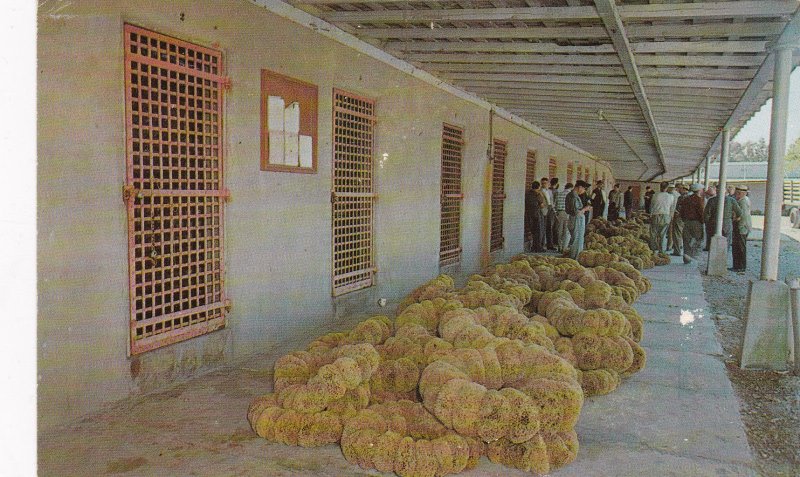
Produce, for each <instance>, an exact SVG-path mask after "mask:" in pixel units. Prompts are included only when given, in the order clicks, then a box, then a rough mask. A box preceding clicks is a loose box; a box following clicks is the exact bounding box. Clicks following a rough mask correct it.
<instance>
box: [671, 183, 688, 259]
mask: <svg viewBox="0 0 800 477" xmlns="http://www.w3.org/2000/svg"><path fill="white" fill-rule="evenodd" d="M675 191H676V192H677V196H676V195H673V197H674V198H675V208H674V210H675V212H674V213H673V214H672V256H673V257H682V256H683V219H682V218H681V206H682V204H683V200H684V199H685V198H686V196H687V193H686V186H685V185H684V184H683V183H682V182H680V183H678V184H677V185H675Z"/></svg>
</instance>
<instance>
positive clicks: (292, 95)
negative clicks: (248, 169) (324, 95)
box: [261, 70, 318, 174]
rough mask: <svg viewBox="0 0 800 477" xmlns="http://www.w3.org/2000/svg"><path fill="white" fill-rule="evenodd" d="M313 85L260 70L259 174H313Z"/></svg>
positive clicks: (315, 126) (315, 88)
mask: <svg viewBox="0 0 800 477" xmlns="http://www.w3.org/2000/svg"><path fill="white" fill-rule="evenodd" d="M317 101H318V88H317V85H314V84H311V83H307V82H305V81H300V80H297V79H294V78H290V77H288V76H284V75H281V74H278V73H275V72H273V71H269V70H261V170H262V171H278V172H299V173H305V174H314V173H316V172H317Z"/></svg>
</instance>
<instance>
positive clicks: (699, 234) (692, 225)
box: [683, 220, 703, 263]
mask: <svg viewBox="0 0 800 477" xmlns="http://www.w3.org/2000/svg"><path fill="white" fill-rule="evenodd" d="M702 244H703V224H702V222H700V221H699V220H685V221H684V222H683V263H689V262H691V261H692V260H697V258H698V257H699V256H700V248H701V246H702Z"/></svg>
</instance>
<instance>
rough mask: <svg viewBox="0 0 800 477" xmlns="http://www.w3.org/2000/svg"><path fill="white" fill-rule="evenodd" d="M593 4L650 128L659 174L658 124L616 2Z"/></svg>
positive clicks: (663, 165) (605, 0)
mask: <svg viewBox="0 0 800 477" xmlns="http://www.w3.org/2000/svg"><path fill="white" fill-rule="evenodd" d="M594 4H595V6H596V7H597V12H598V13H599V14H600V18H601V19H602V20H603V24H604V25H605V26H606V30H607V31H608V34H609V36H610V37H611V41H612V42H613V43H614V48H616V50H617V54H618V55H619V59H620V62H622V68H623V69H624V70H625V74H626V75H627V76H628V81H629V82H630V85H631V88H632V89H633V94H634V96H636V100H637V101H638V102H639V106H640V107H641V110H642V114H643V115H644V119H645V121H646V122H647V126H648V127H649V128H650V135H651V136H652V138H653V143H654V144H655V146H656V150H657V151H658V161H659V162H660V163H661V172H660V174H663V173H665V172H667V167H666V163H665V162H664V150H663V149H662V147H661V140H660V139H659V137H658V126H657V125H656V120H655V118H654V117H653V111H652V109H650V102H649V100H648V99H647V93H646V92H645V90H644V83H643V82H642V78H641V77H640V76H639V69H638V68H637V66H636V60H635V59H634V57H633V50H632V49H631V45H630V43H629V42H628V37H627V36H626V33H625V25H623V24H622V18H620V15H619V11H618V10H617V4H616V3H615V2H614V0H595V2H594ZM656 175H658V174H655V175H653V177H655V176H656Z"/></svg>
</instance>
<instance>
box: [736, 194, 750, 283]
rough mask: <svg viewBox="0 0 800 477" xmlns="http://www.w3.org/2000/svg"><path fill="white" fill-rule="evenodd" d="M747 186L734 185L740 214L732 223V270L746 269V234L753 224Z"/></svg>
mask: <svg viewBox="0 0 800 477" xmlns="http://www.w3.org/2000/svg"><path fill="white" fill-rule="evenodd" d="M747 190H748V188H747V186H746V185H740V186H737V187H736V191H735V192H734V197H735V198H736V202H737V203H738V204H739V208H740V209H741V215H739V217H738V218H737V219H736V221H735V222H734V224H733V244H732V248H733V271H734V272H744V271H745V270H746V269H747V235H748V234H750V230H751V229H752V227H753V224H752V222H751V220H750V198H749V197H747Z"/></svg>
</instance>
